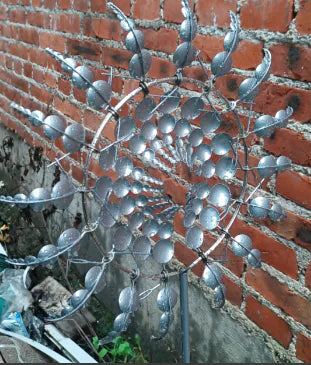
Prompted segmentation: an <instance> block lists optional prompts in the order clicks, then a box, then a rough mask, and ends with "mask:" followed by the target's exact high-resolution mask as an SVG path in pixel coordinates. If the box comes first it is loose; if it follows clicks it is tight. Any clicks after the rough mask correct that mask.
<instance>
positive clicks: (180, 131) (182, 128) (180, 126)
mask: <svg viewBox="0 0 311 365" xmlns="http://www.w3.org/2000/svg"><path fill="white" fill-rule="evenodd" d="M174 131H175V133H176V135H177V136H178V137H181V138H182V137H186V136H187V135H188V134H189V133H190V132H191V124H190V122H189V121H188V120H187V119H185V118H182V119H179V121H178V122H177V123H176V125H175V128H174Z"/></svg>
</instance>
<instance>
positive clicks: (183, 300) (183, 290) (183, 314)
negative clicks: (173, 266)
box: [179, 270, 190, 364]
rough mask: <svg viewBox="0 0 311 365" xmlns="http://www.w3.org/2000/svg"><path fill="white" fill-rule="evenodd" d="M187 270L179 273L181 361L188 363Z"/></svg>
mask: <svg viewBox="0 0 311 365" xmlns="http://www.w3.org/2000/svg"><path fill="white" fill-rule="evenodd" d="M187 274H188V272H187V271H186V270H183V271H182V272H181V273H180V274H179V283H180V319H181V336H182V362H183V363H184V364H189V363H190V336H189V304H188V276H187Z"/></svg>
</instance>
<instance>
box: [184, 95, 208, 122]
mask: <svg viewBox="0 0 311 365" xmlns="http://www.w3.org/2000/svg"><path fill="white" fill-rule="evenodd" d="M203 108H204V102H203V100H202V99H201V98H198V97H193V98H190V99H188V100H187V101H186V102H185V103H184V105H183V106H182V107H181V114H182V116H183V117H184V118H186V119H195V118H197V117H198V116H199V115H200V114H201V113H202V110H203Z"/></svg>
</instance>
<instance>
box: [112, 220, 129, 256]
mask: <svg viewBox="0 0 311 365" xmlns="http://www.w3.org/2000/svg"><path fill="white" fill-rule="evenodd" d="M113 238H114V240H113V243H114V250H115V251H125V250H126V249H127V248H128V247H129V245H130V243H131V242H132V239H133V235H132V232H131V230H130V227H127V226H120V227H118V228H117V230H116V231H115V233H114V235H113Z"/></svg>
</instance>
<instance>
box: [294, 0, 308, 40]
mask: <svg viewBox="0 0 311 365" xmlns="http://www.w3.org/2000/svg"><path fill="white" fill-rule="evenodd" d="M299 5H300V9H299V11H298V14H297V16H296V28H297V31H298V33H300V34H310V33H311V24H310V17H311V3H310V0H300V1H299Z"/></svg>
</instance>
